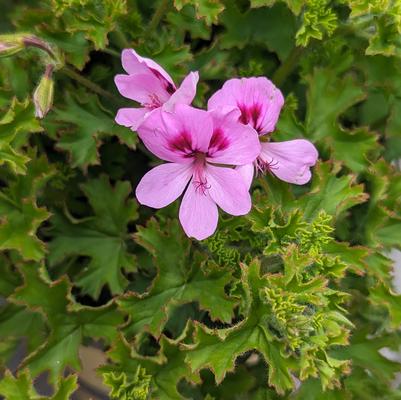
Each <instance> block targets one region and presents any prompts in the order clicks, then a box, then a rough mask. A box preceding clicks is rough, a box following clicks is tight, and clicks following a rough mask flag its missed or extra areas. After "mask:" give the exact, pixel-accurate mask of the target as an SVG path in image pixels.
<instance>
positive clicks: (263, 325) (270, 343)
mask: <svg viewBox="0 0 401 400" xmlns="http://www.w3.org/2000/svg"><path fill="white" fill-rule="evenodd" d="M241 269H242V284H243V287H244V297H245V301H246V304H247V311H246V317H245V319H243V320H242V321H241V322H239V323H238V324H237V325H234V326H233V327H230V328H227V329H219V330H212V329H210V328H206V327H205V326H203V325H200V324H197V325H196V330H195V338H194V344H193V345H187V346H186V348H187V350H188V353H187V356H186V362H187V363H188V364H189V365H190V367H191V370H192V371H193V372H197V371H199V370H200V369H202V368H210V369H211V370H212V371H213V373H214V375H215V377H216V382H217V383H220V382H221V381H222V380H223V379H224V377H225V375H226V373H227V372H229V371H232V370H233V369H234V368H235V360H236V358H237V357H238V356H240V355H241V354H243V353H246V352H248V351H255V350H256V351H257V352H259V353H260V354H262V355H263V357H264V359H265V360H266V362H267V364H268V367H269V370H268V383H269V385H272V386H274V387H275V390H276V391H277V392H278V393H284V392H285V391H286V390H289V389H291V388H292V387H293V385H294V381H293V379H292V373H293V368H294V366H295V365H296V364H294V363H293V362H292V356H291V352H289V351H288V347H287V351H285V350H284V347H285V345H283V342H282V341H286V340H289V342H288V343H287V345H288V346H292V345H291V344H290V343H291V342H292V340H293V339H295V337H294V338H293V339H291V338H290V337H291V335H292V333H291V332H294V330H293V329H295V331H297V330H298V329H299V331H298V333H297V334H295V336H296V337H297V339H295V341H297V340H298V339H300V340H301V341H302V340H303V339H301V337H302V336H303V335H304V334H306V338H305V339H304V340H306V341H307V342H308V343H310V344H311V343H314V345H312V346H316V343H318V342H319V338H318V337H319V335H320V334H319V333H317V332H314V333H312V334H311V341H310V342H309V339H307V337H308V333H306V331H304V332H303V333H302V330H303V328H301V325H302V326H304V327H306V326H310V325H309V323H308V322H306V320H307V318H306V317H305V318H306V320H305V324H306V325H303V322H302V323H301V325H298V324H299V322H300V321H301V320H302V317H299V318H300V319H299V320H297V322H295V325H293V324H294V321H295V319H294V320H292V322H290V321H291V318H292V317H291V314H292V313H294V314H297V315H300V314H302V315H304V316H305V313H303V311H302V310H301V309H302V308H303V307H302V306H301V305H300V304H298V305H296V301H295V302H294V297H292V296H294V295H295V294H294V293H298V294H297V295H300V296H301V297H302V298H303V299H304V300H305V298H306V297H308V298H309V300H308V301H309V302H312V303H313V302H315V301H318V300H317V299H315V300H312V298H313V294H312V293H314V294H317V293H319V292H322V291H324V290H325V289H324V286H325V282H324V280H322V279H320V278H316V279H312V280H310V282H309V283H305V284H301V285H300V286H299V287H298V288H296V285H295V286H293V283H294V282H293V283H290V282H291V281H292V279H291V280H290V281H289V282H288V287H289V288H290V287H291V289H290V291H293V292H292V294H291V293H290V292H286V293H285V294H284V292H281V290H282V289H279V288H280V287H282V286H281V285H283V283H284V282H285V280H284V281H283V277H281V276H279V275H265V276H262V275H261V271H260V264H259V263H258V262H257V261H253V262H252V263H251V264H250V265H249V266H246V265H243V266H242V268H241ZM275 284H277V287H276V289H275ZM284 286H285V284H284ZM280 292H281V293H282V295H280V294H279V293H280ZM307 293H310V296H308V294H307ZM297 295H295V296H297ZM281 296H282V297H281ZM305 296H306V297H305ZM284 299H285V300H284ZM290 299H291V300H290ZM276 302H277V303H276ZM274 304H277V306H276V305H274ZM284 304H286V305H284ZM270 307H271V308H270ZM276 307H278V308H279V309H280V312H279V314H280V316H278V314H276V312H277V311H278V309H277V308H276ZM294 307H295V308H294ZM295 309H297V311H295ZM285 310H287V311H285ZM290 310H291V311H290ZM286 313H288V314H286ZM274 315H276V317H274ZM286 315H288V318H289V319H286ZM328 315H331V316H330V317H329V318H330V319H331V322H330V325H331V324H332V323H333V322H334V321H338V322H340V321H341V322H340V324H344V323H346V324H347V325H348V326H349V321H347V320H346V319H345V318H344V317H343V316H341V315H337V314H336V313H335V312H334V313H333V312H328V313H327V314H326V316H328ZM275 318H276V319H275ZM279 321H281V322H279ZM281 324H282V325H281ZM290 325H292V327H290ZM297 325H298V327H297V328H296V326H297ZM322 325H325V323H323V322H322ZM335 325H337V327H336V328H335V329H334V330H333V340H334V342H336V343H337V344H340V343H342V344H345V343H346V339H345V337H344V333H345V332H341V328H340V325H338V323H337V322H336V323H335ZM280 326H281V327H280ZM332 326H333V327H334V325H332ZM334 332H335V333H334ZM315 334H316V337H314V335H315ZM278 337H279V338H280V339H278ZM334 337H337V339H334ZM292 343H293V344H294V343H295V342H292ZM295 346H296V347H298V346H299V348H298V350H297V351H299V352H300V353H301V354H304V353H303V351H304V350H302V344H300V342H297V344H296V345H295ZM318 346H319V345H318ZM306 349H308V350H306ZM310 349H311V348H310V347H309V345H306V347H305V351H306V353H305V354H304V356H303V357H301V358H303V360H300V361H299V363H300V364H298V367H299V368H300V370H301V371H300V378H301V379H305V377H307V376H308V375H309V374H312V375H313V374H317V373H318V370H319V372H320V373H321V374H325V375H326V376H323V377H322V384H323V385H324V386H330V385H331V384H332V382H330V380H332V379H333V375H334V370H335V369H336V368H339V369H340V370H341V369H343V368H346V365H345V364H344V362H342V361H339V362H338V363H337V362H336V361H335V360H332V361H330V359H329V357H327V358H326V357H325V358H324V360H322V359H321V360H319V361H316V360H314V361H312V364H309V363H310V362H311V359H310V358H309V357H308V356H307V352H308V351H310ZM284 353H286V354H285V355H284ZM313 354H315V355H316V354H317V353H316V352H313ZM315 362H316V364H315ZM328 371H330V372H329V373H328Z"/></svg>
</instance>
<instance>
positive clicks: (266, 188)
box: [258, 175, 270, 194]
mask: <svg viewBox="0 0 401 400" xmlns="http://www.w3.org/2000/svg"><path fill="white" fill-rule="evenodd" d="M258 182H259V183H260V186H262V188H263V190H264V191H265V192H266V194H269V192H270V189H269V185H268V184H267V182H266V179H265V177H264V176H263V175H262V176H260V177H259V179H258Z"/></svg>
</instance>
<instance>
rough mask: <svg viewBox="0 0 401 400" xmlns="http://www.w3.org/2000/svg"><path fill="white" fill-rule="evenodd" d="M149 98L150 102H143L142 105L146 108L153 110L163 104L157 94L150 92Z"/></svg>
mask: <svg viewBox="0 0 401 400" xmlns="http://www.w3.org/2000/svg"><path fill="white" fill-rule="evenodd" d="M149 100H150V101H149V103H142V105H143V106H144V107H146V108H150V109H151V110H154V109H155V108H159V107H161V106H162V105H163V103H162V102H161V101H160V99H159V97H158V96H157V94H149Z"/></svg>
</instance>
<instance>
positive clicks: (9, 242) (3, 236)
mask: <svg viewBox="0 0 401 400" xmlns="http://www.w3.org/2000/svg"><path fill="white" fill-rule="evenodd" d="M27 167H28V168H27V174H26V175H18V176H15V177H14V178H13V179H10V180H9V186H8V187H6V188H5V189H3V190H2V191H1V192H0V216H1V222H0V249H2V250H5V249H14V250H18V251H19V252H20V253H21V255H22V257H23V258H25V259H27V260H40V259H41V258H42V257H43V256H44V254H45V246H44V243H43V242H42V241H40V240H39V239H38V238H37V237H36V231H37V229H38V227H39V226H40V224H41V223H42V222H43V221H45V220H46V219H48V218H49V216H50V214H49V213H48V211H47V210H46V209H45V208H42V207H40V208H39V207H38V206H37V204H36V201H37V200H36V199H37V195H38V193H39V191H40V190H41V189H42V187H43V186H44V185H45V184H46V182H47V181H48V179H49V178H50V177H51V176H52V175H53V174H54V170H52V168H51V167H50V165H49V164H48V163H47V161H46V159H45V158H39V159H32V160H31V161H30V162H29V163H28V164H27Z"/></svg>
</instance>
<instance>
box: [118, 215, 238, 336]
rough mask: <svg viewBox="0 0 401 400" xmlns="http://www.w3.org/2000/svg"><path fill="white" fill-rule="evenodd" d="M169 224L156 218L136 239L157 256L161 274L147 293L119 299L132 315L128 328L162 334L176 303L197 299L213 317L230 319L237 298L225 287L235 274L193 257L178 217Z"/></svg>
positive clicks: (156, 261) (134, 330) (142, 229)
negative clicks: (162, 225)
mask: <svg viewBox="0 0 401 400" xmlns="http://www.w3.org/2000/svg"><path fill="white" fill-rule="evenodd" d="M166 228H167V229H163V230H161V228H160V227H159V225H158V224H157V222H156V221H155V220H150V222H149V223H148V225H147V227H146V228H139V229H138V233H137V234H136V241H137V242H138V243H139V244H140V245H141V246H143V247H145V248H146V249H147V250H148V251H149V252H150V253H151V254H152V256H153V257H154V263H155V266H156V267H157V268H158V274H157V276H156V278H155V279H154V281H153V283H152V286H151V287H150V289H149V290H148V291H147V292H146V293H144V294H136V293H133V294H127V295H125V296H123V297H121V298H120V299H119V301H118V302H119V305H120V306H121V308H122V309H123V310H124V311H126V312H127V313H128V314H129V315H130V317H131V318H130V324H129V326H128V328H127V329H128V331H129V332H130V333H138V332H141V331H143V330H147V331H149V332H150V333H152V334H153V335H155V336H160V334H161V332H162V331H163V328H164V325H165V323H166V322H167V319H168V317H169V315H170V314H171V312H172V311H173V310H174V309H175V307H176V306H178V305H180V304H185V303H190V302H193V301H195V302H198V303H199V306H200V308H201V309H203V310H207V311H209V313H210V316H211V318H212V319H214V320H220V321H223V322H230V321H231V319H232V316H233V307H234V306H235V304H236V301H235V300H234V299H231V298H229V297H228V296H227V295H226V294H225V291H224V288H225V286H226V285H228V283H230V282H231V280H232V277H231V274H230V273H228V272H226V271H224V270H220V269H219V268H217V267H216V266H211V267H209V268H208V269H206V268H204V266H203V265H202V264H203V263H201V262H200V259H199V257H198V256H195V257H190V253H189V251H190V243H191V242H190V241H189V240H188V239H187V238H186V237H185V236H184V235H183V233H182V230H181V227H180V226H179V224H178V222H177V221H174V222H173V221H171V222H170V223H169V224H168V225H167V227H166ZM167 232H168V233H167Z"/></svg>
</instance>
